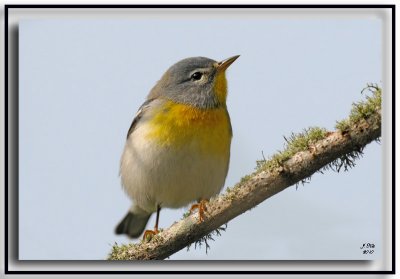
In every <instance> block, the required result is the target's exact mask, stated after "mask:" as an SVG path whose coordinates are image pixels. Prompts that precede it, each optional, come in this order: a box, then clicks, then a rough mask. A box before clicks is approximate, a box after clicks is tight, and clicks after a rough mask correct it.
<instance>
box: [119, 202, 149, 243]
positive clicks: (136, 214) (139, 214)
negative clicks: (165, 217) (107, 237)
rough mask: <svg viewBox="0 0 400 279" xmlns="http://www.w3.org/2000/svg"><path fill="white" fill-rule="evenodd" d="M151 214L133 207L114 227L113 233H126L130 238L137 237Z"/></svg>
mask: <svg viewBox="0 0 400 279" xmlns="http://www.w3.org/2000/svg"><path fill="white" fill-rule="evenodd" d="M151 214H152V213H147V212H145V211H143V210H141V209H138V208H137V207H133V208H132V209H131V210H130V211H129V212H128V213H127V214H126V215H125V217H124V218H123V219H122V221H121V222H120V223H119V224H118V226H117V227H116V228H115V233H116V234H126V235H128V236H129V237H132V238H136V237H139V236H140V235H141V234H142V232H143V231H144V228H145V227H146V225H147V222H148V221H149V218H150V216H151Z"/></svg>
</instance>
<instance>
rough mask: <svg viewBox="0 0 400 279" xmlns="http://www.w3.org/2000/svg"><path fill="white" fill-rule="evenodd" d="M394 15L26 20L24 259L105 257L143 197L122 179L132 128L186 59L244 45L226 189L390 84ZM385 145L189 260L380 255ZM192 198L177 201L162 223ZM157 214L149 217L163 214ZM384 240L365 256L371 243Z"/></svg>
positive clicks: (244, 221) (231, 228)
mask: <svg viewBox="0 0 400 279" xmlns="http://www.w3.org/2000/svg"><path fill="white" fill-rule="evenodd" d="M381 28H382V24H381V21H380V20H379V19H377V18H363V19H361V18H360V19H343V18H342V19H339V18H338V19H333V18H327V19H284V18H279V17H274V18H271V19H267V18H266V19H262V18H258V19H251V18H247V19H240V18H238V19H226V20H224V19H219V20H218V19H204V20H199V19H184V20H168V21H166V20H157V19H154V18H152V19H148V20H144V19H141V20H118V19H115V20H38V21H29V20H28V21H24V22H22V23H21V24H20V27H19V36H20V39H19V71H20V72H19V94H20V95H19V114H20V116H19V156H20V157H19V258H20V259H27V260H28V259H45V260H53V259H54V260H58V259H66V260H76V259H90V260H94V259H105V258H106V257H107V254H108V253H109V252H110V249H111V245H112V244H113V243H114V242H117V243H127V242H129V240H128V239H127V238H125V237H121V236H118V237H117V236H116V235H114V233H113V231H114V227H115V225H116V224H117V223H118V222H119V221H120V219H121V218H122V217H123V216H124V215H125V213H126V212H127V210H128V208H129V206H130V201H129V199H128V198H127V196H126V195H125V194H124V192H123V190H122V188H121V186H120V180H119V177H118V168H119V159H120V155H121V152H122V148H123V145H124V141H125V137H126V132H127V130H128V128H129V126H130V124H131V121H132V119H133V117H134V115H135V113H136V110H137V109H138V107H139V106H140V105H141V103H142V102H143V101H144V99H145V97H146V95H147V93H148V92H149V90H150V89H151V87H152V86H153V85H154V83H155V82H156V81H157V80H158V79H159V78H160V77H161V75H162V73H163V72H164V71H165V70H166V69H167V68H168V67H169V66H171V65H172V64H174V63H175V62H177V61H178V60H180V59H183V58H186V57H191V56H206V57H209V58H212V59H215V60H222V59H225V58H227V57H230V56H233V55H236V54H240V55H241V57H240V58H239V59H238V60H237V61H236V62H235V63H234V64H233V65H232V66H231V67H230V69H229V70H228V82H229V89H230V90H229V97H228V107H229V111H230V115H231V120H232V125H233V131H234V137H233V144H232V150H231V153H232V155H231V164H230V170H229V174H228V177H227V181H226V186H233V185H234V184H235V183H236V182H238V181H239V180H240V178H241V177H242V176H244V175H246V174H248V173H250V172H252V171H253V170H254V167H255V161H256V160H257V159H261V158H262V154H261V152H264V154H265V156H266V157H268V156H269V155H272V154H273V153H275V152H276V151H277V150H278V149H281V148H282V147H283V142H284V140H283V136H284V135H285V136H287V135H290V133H291V132H299V131H301V130H302V129H303V128H305V127H308V126H321V127H326V128H328V129H333V127H334V125H335V121H336V120H340V119H342V118H344V117H346V116H347V115H348V113H349V110H350V105H351V103H352V102H355V101H359V100H361V99H362V98H363V96H362V95H361V94H360V92H361V90H362V88H363V87H365V85H366V83H368V82H377V83H380V81H381V80H382V59H381V55H382V46H381V32H382V29H381ZM381 191H382V188H381V146H380V145H378V144H377V143H373V144H371V145H369V146H368V147H367V148H366V149H365V156H364V157H363V158H362V159H361V160H359V161H358V162H357V166H356V168H354V169H352V170H350V171H349V172H347V173H340V174H337V173H334V172H332V171H331V172H326V173H325V174H324V175H321V174H316V175H315V176H313V178H312V181H311V183H310V184H306V185H305V186H300V187H299V188H298V189H297V190H296V188H295V187H291V188H289V189H286V190H285V191H283V192H281V193H279V194H277V195H276V196H274V197H272V198H270V199H268V200H266V201H265V202H264V203H262V204H260V205H258V206H257V207H256V208H254V209H253V210H251V211H249V212H246V213H244V214H242V215H241V216H239V217H238V218H236V219H234V220H232V221H231V222H229V223H228V228H227V231H226V232H225V233H223V234H222V236H221V237H217V238H216V241H215V242H211V243H210V244H211V250H209V251H208V254H207V255H206V253H205V248H204V247H202V248H201V249H200V250H199V249H197V250H195V249H194V247H192V248H191V249H190V251H189V252H187V251H186V249H184V250H182V251H180V252H178V253H177V254H175V255H173V256H172V257H170V259H171V260H178V259H185V260H187V259H208V260H211V259H268V260H285V259H290V260H298V259H321V260H323V259H376V258H379V257H380V253H381V244H382V240H381ZM186 210H187V208H184V209H180V210H169V209H163V210H162V211H161V217H160V218H161V219H160V227H162V228H166V227H168V226H170V225H171V224H172V223H173V222H174V221H177V220H179V219H180V218H181V217H182V214H183V213H184V212H185V211H186ZM154 219H155V218H154V216H153V217H152V218H151V219H150V221H149V224H148V226H149V227H152V226H153V224H154ZM366 242H370V243H375V245H376V247H377V248H376V249H375V253H374V254H373V255H370V256H364V255H363V254H362V252H361V250H360V246H361V245H362V244H363V243H366Z"/></svg>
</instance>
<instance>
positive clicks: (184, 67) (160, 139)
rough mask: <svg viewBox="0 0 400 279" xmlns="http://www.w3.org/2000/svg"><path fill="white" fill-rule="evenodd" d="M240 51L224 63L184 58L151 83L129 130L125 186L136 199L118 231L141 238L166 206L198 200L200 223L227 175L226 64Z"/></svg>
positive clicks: (123, 172) (122, 169) (123, 166)
mask: <svg viewBox="0 0 400 279" xmlns="http://www.w3.org/2000/svg"><path fill="white" fill-rule="evenodd" d="M238 57H239V55H236V56H233V57H231V58H228V59H225V60H223V61H221V62H217V61H215V60H212V59H209V58H206V57H191V58H186V59H183V60H181V61H179V62H177V63H176V64H174V65H173V66H171V67H170V68H169V69H168V70H167V71H166V72H165V73H164V75H163V76H162V77H161V79H160V80H159V81H158V82H157V84H156V85H155V86H154V87H153V88H152V90H151V91H150V93H149V95H148V96H147V100H146V101H145V102H144V103H143V105H142V106H141V107H140V108H139V110H138V112H137V113H136V116H135V118H134V120H133V122H132V124H131V126H130V128H129V131H128V135H127V139H126V143H125V147H124V150H123V153H122V156H121V163H120V175H121V183H122V186H123V188H124V190H125V192H126V193H127V194H128V196H129V197H130V198H131V200H132V202H133V204H132V206H131V207H130V209H129V211H128V213H127V214H126V216H125V217H124V218H123V219H122V221H121V222H120V223H119V224H118V225H117V227H116V229H115V233H116V234H126V235H128V236H129V237H132V238H136V237H138V236H140V235H141V234H142V233H143V231H144V229H145V227H146V224H147V222H148V220H149V218H150V216H151V215H152V213H154V212H156V213H157V218H156V224H155V226H154V230H147V231H146V232H145V233H144V237H146V235H148V234H150V235H152V234H156V233H158V220H159V215H160V210H161V208H163V207H165V208H180V207H184V206H187V205H188V204H190V203H192V202H195V201H197V203H195V204H194V205H193V206H192V207H191V209H190V211H191V212H192V211H193V210H195V209H196V208H197V209H198V213H199V222H201V221H203V220H204V218H205V215H204V212H205V211H206V210H207V207H206V203H207V201H208V200H209V199H210V198H211V197H212V196H215V195H217V194H218V193H219V192H220V191H221V189H222V187H223V186H224V183H225V178H226V175H227V173H228V167H229V157H230V145H231V139H232V127H231V123H230V118H229V113H228V110H227V106H226V98H227V80H226V76H225V71H226V69H227V68H228V67H229V66H230V65H231V64H232V63H233V62H234V61H235V60H236V59H237V58H238Z"/></svg>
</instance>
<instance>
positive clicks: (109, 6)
mask: <svg viewBox="0 0 400 279" xmlns="http://www.w3.org/2000/svg"><path fill="white" fill-rule="evenodd" d="M27 8H30V9H36V8H40V9H43V8H45V9H64V8H68V9H84V8H87V9H124V8H130V9H142V8H146V9H149V8H159V9H160V8H161V9H194V8H203V9H218V8H221V9H222V8H224V9H227V8H228V9H255V8H260V9H261V8H263V9H277V8H278V9H287V8H291V9H310V8H311V9H318V8H319V9H327V8H337V9H351V8H357V9H360V8H364V9H368V8H382V9H384V8H385V9H391V13H392V20H391V23H392V34H391V35H392V57H393V59H392V61H394V62H393V63H392V69H391V70H392V88H393V89H392V100H393V102H392V112H393V115H392V149H393V151H392V154H396V152H395V151H396V110H395V103H396V100H395V92H396V90H395V85H396V82H395V76H396V72H395V70H396V62H395V61H396V56H395V54H396V51H395V49H396V25H395V23H396V5H395V4H368V5H366V4H360V5H355V4H349V5H345V4H337V5H335V4H326V5H323V4H319V5H316V4H297V5H292V4H288V5H282V4H270V5H268V4H265V5H263V4H256V5H245V4H237V5H232V4H227V5H221V4H217V5H209V4H207V5H199V4H193V5H188V4H184V5H182V4H171V5H165V4H164V5H160V4H154V5H149V4H143V5H139V4H137V5H129V4H121V5H114V4H103V5H99V4H93V5H91V4H71V5H68V4H60V5H56V4H21V5H18V4H9V5H5V6H4V11H5V14H4V20H5V22H4V23H5V24H4V38H5V40H4V42H5V47H4V51H5V52H4V54H5V65H4V67H5V68H4V69H5V71H4V73H5V82H4V88H5V94H4V96H5V97H4V98H5V99H4V100H5V115H4V116H5V123H4V124H5V125H4V127H5V146H4V151H5V152H4V154H5V158H4V162H5V164H4V165H5V187H4V194H5V196H4V198H5V203H4V205H5V208H4V209H5V210H4V212H5V216H4V220H5V233H4V236H5V239H4V248H5V249H4V266H5V274H395V270H396V268H395V264H396V253H395V248H393V250H392V270H382V271H365V270H360V271H353V270H352V271H338V270H330V271H315V270H308V271H303V270H301V271H300V270H299V271H268V270H256V271H247V270H246V271H243V270H241V271H232V270H222V271H207V270H196V271H191V270H190V271H178V270H176V271H169V270H166V271H149V270H137V271H122V270H120V271H118V270H115V271H113V270H105V271H100V270H84V271H73V270H64V271H62V270H57V271H49V270H44V271H37V270H32V271H25V270H9V266H8V252H9V250H8V248H9V247H8V241H9V239H8V221H9V220H8V213H9V212H8V199H9V196H8V194H9V193H8V186H9V185H8V129H9V128H8V106H9V103H8V94H10V93H9V87H8V66H9V64H8V63H9V61H8V34H9V32H8V28H9V25H8V14H9V9H27ZM392 156H393V155H392ZM395 167H396V158H395V156H393V157H392V193H393V194H392V205H393V208H392V209H393V210H392V211H393V214H392V246H393V247H396V239H395V227H396V220H395V218H396V213H395V212H396V210H395V209H396V203H395V196H396V192H395V191H396V189H395V178H396V177H395V176H396V175H395V169H396V168H395Z"/></svg>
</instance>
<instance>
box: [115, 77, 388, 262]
mask: <svg viewBox="0 0 400 279" xmlns="http://www.w3.org/2000/svg"><path fill="white" fill-rule="evenodd" d="M367 88H368V89H369V90H370V91H371V92H372V93H373V96H372V97H368V96H367V97H366V98H367V99H366V101H364V102H361V103H358V104H353V108H352V111H351V113H350V116H349V117H348V118H347V119H345V120H343V121H340V122H338V123H337V125H336V128H337V130H336V131H335V132H328V131H326V130H324V129H320V128H311V129H308V130H305V131H304V132H303V133H301V134H298V135H292V137H291V138H290V139H289V140H288V139H286V138H285V140H286V141H287V144H286V149H285V150H284V151H282V152H279V153H278V154H276V155H274V156H273V157H272V158H271V159H269V160H263V161H259V162H258V169H257V171H256V172H254V173H253V174H251V175H249V176H246V177H245V178H244V179H242V181H241V182H240V183H238V184H237V185H236V186H235V187H233V188H232V189H229V188H228V190H227V192H226V193H224V194H221V195H219V196H217V197H216V198H214V199H212V200H210V202H209V204H208V205H207V208H208V211H207V215H206V217H207V218H206V220H205V221H203V222H202V223H198V220H197V214H192V215H190V216H187V217H186V218H184V219H183V220H181V221H179V222H176V223H174V224H173V225H172V226H171V227H170V228H168V229H166V230H164V231H162V232H161V233H159V234H157V235H155V236H154V237H153V238H152V239H151V240H150V241H148V242H147V241H142V242H141V243H138V244H128V245H121V246H118V245H114V247H113V250H112V252H111V253H110V255H109V259H110V260H151V259H165V258H167V257H169V256H170V255H172V254H174V253H175V252H177V251H179V250H181V249H182V248H184V247H186V246H188V245H190V244H191V243H193V242H196V241H199V239H202V238H204V237H207V235H208V236H209V235H210V233H212V232H213V231H215V230H216V229H218V228H220V227H221V226H222V225H223V224H226V223H227V222H228V221H229V220H232V219H233V218H235V217H236V216H238V215H240V214H242V213H244V212H245V211H247V210H249V209H251V208H253V207H255V206H256V205H258V204H259V203H261V202H263V201H264V200H266V199H268V198H269V197H271V196H273V195H275V194H277V193H279V192H280V191H282V190H284V189H286V188H288V187H289V186H292V185H295V184H297V183H301V182H305V181H306V179H309V178H310V176H311V175H312V174H313V173H315V172H317V171H321V170H324V169H327V168H330V169H334V170H337V171H339V170H340V169H341V168H344V169H345V170H347V169H348V168H351V167H353V166H354V160H355V159H357V158H358V157H360V156H361V155H362V150H363V148H364V147H365V146H366V145H367V144H368V143H370V142H372V141H374V140H379V137H380V135H381V89H380V88H379V87H377V86H374V85H368V86H367Z"/></svg>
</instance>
